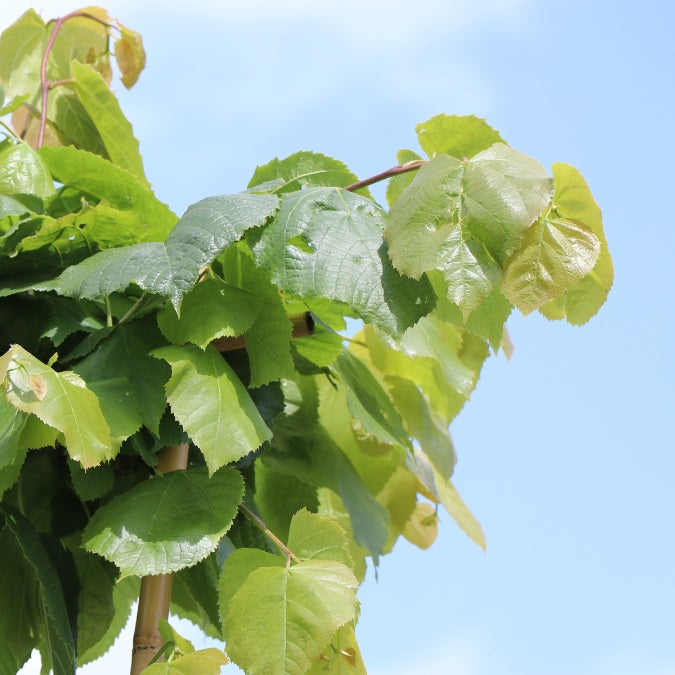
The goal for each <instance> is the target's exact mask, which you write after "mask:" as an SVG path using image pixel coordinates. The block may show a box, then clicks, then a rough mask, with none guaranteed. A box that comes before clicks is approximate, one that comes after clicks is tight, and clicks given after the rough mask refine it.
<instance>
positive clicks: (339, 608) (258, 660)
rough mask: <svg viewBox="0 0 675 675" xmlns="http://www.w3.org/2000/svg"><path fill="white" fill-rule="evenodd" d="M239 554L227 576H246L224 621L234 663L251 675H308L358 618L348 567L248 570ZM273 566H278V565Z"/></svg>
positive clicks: (325, 563) (316, 563)
mask: <svg viewBox="0 0 675 675" xmlns="http://www.w3.org/2000/svg"><path fill="white" fill-rule="evenodd" d="M239 553H240V552H239V551H235V553H233V554H232V555H231V556H230V557H229V558H228V560H227V562H226V564H225V568H224V571H223V574H224V575H225V574H226V573H227V571H228V570H232V569H233V568H235V567H236V566H237V565H242V566H245V570H244V571H248V574H247V575H245V579H244V581H243V583H242V584H241V586H240V588H239V590H237V591H236V592H235V593H234V594H233V595H232V597H231V599H230V600H229V603H228V606H227V613H226V614H225V616H224V621H223V623H224V626H225V634H226V636H227V650H228V654H229V655H230V658H231V659H232V660H233V661H234V662H235V663H237V665H239V666H240V667H242V668H244V669H245V670H246V671H247V672H251V673H254V674H255V673H277V672H279V673H289V675H294V674H300V673H304V672H305V671H306V670H307V669H308V668H309V667H310V666H311V664H312V663H313V662H314V661H316V660H317V659H318V658H319V657H320V655H321V652H322V650H323V648H324V647H325V646H326V645H327V644H328V642H329V641H330V639H331V637H332V636H333V635H334V634H335V632H336V631H337V629H338V628H340V626H342V625H343V624H345V623H347V622H348V621H350V620H352V619H353V618H354V616H355V613H356V606H357V605H356V589H357V587H358V582H357V581H356V578H355V577H354V575H353V574H352V572H351V571H350V570H349V568H348V567H346V566H345V565H343V564H341V563H338V562H335V561H333V560H308V561H306V562H300V563H298V564H296V565H291V566H290V567H286V565H285V564H284V561H283V559H282V558H278V557H276V561H278V563H276V564H275V565H268V566H260V567H258V568H257V569H253V570H252V571H249V570H250V567H249V566H248V565H249V561H248V560H245V559H244V558H241V560H240V556H239ZM276 561H275V562H276Z"/></svg>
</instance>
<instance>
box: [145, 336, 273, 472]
mask: <svg viewBox="0 0 675 675" xmlns="http://www.w3.org/2000/svg"><path fill="white" fill-rule="evenodd" d="M152 355H153V356H155V357H156V358H159V359H164V360H165V361H166V362H167V363H168V364H169V365H170V366H171V378H170V379H169V381H168V382H167V385H166V395H167V399H168V401H169V405H170V406H171V412H172V413H173V414H174V416H175V417H176V419H177V420H178V421H179V422H180V423H181V425H182V426H183V428H184V429H185V431H186V432H187V433H188V434H189V435H190V437H191V438H192V440H193V441H194V443H195V444H196V445H197V446H198V447H199V449H200V450H201V451H202V454H203V455H204V459H205V460H206V465H207V466H208V468H209V472H210V473H213V472H215V471H217V470H218V469H219V468H220V467H221V466H223V465H224V464H227V463H228V462H233V461H236V460H238V459H240V458H241V457H244V456H245V455H247V454H248V453H249V452H252V451H253V450H256V449H257V448H259V447H260V446H261V445H262V444H263V443H264V442H265V441H267V440H270V439H271V438H272V432H271V431H270V430H269V428H268V427H267V425H266V424H265V422H264V421H263V419H262V418H261V417H260V413H259V412H258V410H257V408H256V407H255V404H254V403H253V401H252V400H251V397H250V396H249V394H248V392H247V391H246V389H245V388H244V385H243V384H242V383H241V382H240V380H239V378H238V377H237V376H236V375H235V374H234V372H233V371H232V368H230V366H229V365H228V364H227V362H226V361H225V360H224V359H223V357H222V356H221V355H220V354H219V353H218V352H217V351H216V349H215V348H214V347H212V346H209V347H207V348H206V350H205V351H201V350H200V349H198V348H197V347H194V346H192V345H186V346H182V347H180V346H176V345H172V346H169V347H162V348H160V349H156V350H155V351H153V352H152Z"/></svg>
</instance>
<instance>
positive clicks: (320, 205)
mask: <svg viewBox="0 0 675 675" xmlns="http://www.w3.org/2000/svg"><path fill="white" fill-rule="evenodd" d="M384 222H385V214H384V211H383V210H382V209H381V208H380V207H379V206H377V205H376V204H375V203H374V202H372V201H370V200H369V199H366V198H365V197H361V196H360V195H356V194H353V193H351V192H345V191H344V190H339V189H337V188H308V189H305V190H301V191H299V192H294V193H290V194H288V195H285V196H284V197H283V199H282V204H281V208H280V210H279V213H278V214H277V216H276V218H275V219H274V221H273V222H272V224H271V225H269V226H268V227H267V228H266V229H265V231H264V232H263V234H262V236H261V238H260V240H259V241H258V243H257V244H256V245H255V247H254V253H255V256H256V260H257V262H258V264H259V265H260V266H262V267H264V268H265V269H267V270H269V273H270V275H271V277H272V279H273V281H274V283H275V284H277V286H279V288H280V289H281V290H282V291H284V292H286V293H290V294H292V295H297V296H300V297H307V298H313V297H324V298H328V299H331V300H337V301H339V302H342V303H345V304H346V305H348V306H349V307H350V308H351V311H352V312H354V313H355V314H356V315H357V316H359V317H360V318H362V319H363V320H364V321H366V322H368V323H373V324H375V325H377V326H379V327H380V328H382V329H383V330H385V331H387V332H388V333H392V334H400V333H401V332H402V331H403V330H405V329H406V328H407V327H408V326H411V325H412V324H414V323H415V322H416V321H417V320H418V319H419V318H420V317H421V316H424V314H426V313H427V312H429V311H430V310H431V309H432V307H433V303H434V297H433V293H432V291H431V288H430V286H429V284H428V282H427V281H426V280H425V279H423V280H421V281H419V282H416V281H414V280H412V279H406V278H404V277H401V276H400V275H399V274H398V273H397V272H396V271H395V270H394V269H393V268H392V267H391V263H390V262H389V258H388V255H387V248H386V245H385V244H384V242H383V241H382V230H383V227H384Z"/></svg>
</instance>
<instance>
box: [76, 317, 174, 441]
mask: <svg viewBox="0 0 675 675" xmlns="http://www.w3.org/2000/svg"><path fill="white" fill-rule="evenodd" d="M164 344H165V341H164V340H163V339H162V336H161V335H160V334H159V331H158V330H157V328H156V326H155V325H154V321H153V320H152V318H143V319H139V320H137V321H133V322H131V323H127V324H123V325H118V326H117V328H116V330H115V331H113V333H112V334H110V336H109V337H108V338H107V339H105V340H104V341H103V342H101V343H100V344H99V345H98V347H97V348H96V349H95V350H94V351H93V352H92V353H91V354H89V355H88V356H86V357H85V358H84V359H82V361H80V362H79V363H78V364H77V365H76V366H75V367H74V369H75V371H76V372H77V373H78V374H79V375H80V376H81V377H83V378H84V379H85V380H86V381H87V382H109V381H114V380H118V379H119V378H125V379H126V381H128V382H129V385H130V391H129V394H130V395H129V396H127V395H126V394H125V393H124V392H123V391H121V390H120V389H119V386H120V385H119V383H118V385H116V387H115V388H116V392H115V390H111V391H110V394H111V397H112V398H111V399H110V401H111V404H112V405H113V406H114V405H116V404H115V402H114V401H115V398H114V397H120V396H124V399H121V398H117V401H118V402H119V404H120V405H121V406H122V407H121V408H120V410H119V411H115V410H111V409H110V407H109V406H108V405H107V402H106V409H105V410H104V413H105V414H106V415H107V416H109V417H110V420H111V424H113V425H114V426H115V430H114V433H115V434H116V435H118V438H119V437H121V436H124V434H125V433H127V432H128V431H129V430H130V429H131V427H132V426H134V424H135V422H136V417H135V415H134V414H133V413H132V412H131V409H130V407H131V406H133V405H137V406H138V412H139V413H140V416H141V420H142V421H143V424H144V425H145V426H146V427H147V428H148V429H149V430H150V431H151V432H152V433H154V434H156V433H158V429H159V421H160V419H161V418H162V415H163V414H164V410H165V408H166V394H165V391H164V385H165V384H166V381H167V380H168V379H169V375H170V371H169V368H168V367H167V366H166V364H165V363H162V362H161V361H158V360H157V359H153V358H151V357H150V356H149V355H148V353H149V352H150V351H151V350H153V349H155V348H156V347H159V346H162V345H164ZM102 386H103V387H106V385H102ZM107 386H111V385H107ZM106 411H107V412H106Z"/></svg>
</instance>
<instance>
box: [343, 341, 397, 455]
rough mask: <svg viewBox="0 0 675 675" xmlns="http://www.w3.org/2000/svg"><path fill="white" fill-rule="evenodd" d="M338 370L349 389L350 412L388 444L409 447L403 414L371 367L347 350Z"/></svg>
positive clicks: (367, 429)
mask: <svg viewBox="0 0 675 675" xmlns="http://www.w3.org/2000/svg"><path fill="white" fill-rule="evenodd" d="M334 368H335V370H336V371H337V373H338V374H339V375H340V379H341V380H342V384H343V385H344V387H345V393H346V397H347V405H348V406H349V411H350V412H351V414H352V415H353V416H354V418H355V419H357V420H358V421H359V423H360V424H361V425H363V428H364V429H365V430H366V431H367V432H368V433H370V434H372V435H374V436H376V437H377V438H379V439H380V440H381V441H383V442H384V443H388V444H390V445H400V446H401V447H403V448H407V447H409V446H410V440H409V439H408V434H406V431H405V429H404V428H403V422H402V421H401V417H400V415H399V414H398V412H397V410H396V408H394V405H393V403H392V401H391V398H390V397H389V395H388V394H387V392H386V391H385V390H384V389H383V388H382V387H381V386H380V383H379V382H378V381H377V380H376V379H375V377H373V375H372V373H371V372H370V371H369V370H368V368H367V367H366V366H365V365H364V364H363V363H362V362H361V361H359V359H358V358H356V357H355V356H354V355H353V354H351V353H350V352H349V351H347V350H343V351H342V353H341V354H340V356H339V357H338V359H337V361H336V362H335V364H334Z"/></svg>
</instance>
